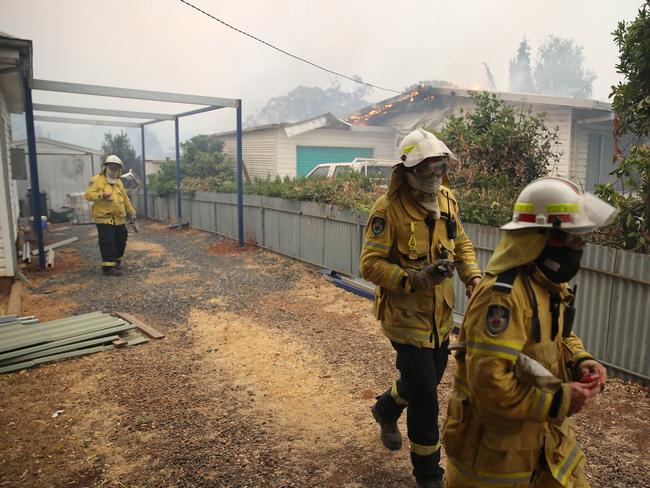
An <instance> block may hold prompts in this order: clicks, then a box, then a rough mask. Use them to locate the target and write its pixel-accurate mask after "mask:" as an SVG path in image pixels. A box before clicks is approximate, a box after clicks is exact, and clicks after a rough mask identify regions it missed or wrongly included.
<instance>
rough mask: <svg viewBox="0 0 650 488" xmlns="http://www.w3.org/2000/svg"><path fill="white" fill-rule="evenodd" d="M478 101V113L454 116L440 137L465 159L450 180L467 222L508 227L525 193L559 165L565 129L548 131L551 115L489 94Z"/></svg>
mask: <svg viewBox="0 0 650 488" xmlns="http://www.w3.org/2000/svg"><path fill="white" fill-rule="evenodd" d="M472 96H473V98H474V102H475V104H476V105H475V108H474V110H472V111H469V112H466V113H461V115H459V116H457V115H452V116H450V117H449V119H448V120H447V123H446V125H445V127H444V128H443V129H442V130H440V131H438V132H437V136H438V137H439V138H440V139H441V140H442V141H444V142H445V144H447V146H449V148H450V149H451V150H452V151H453V152H454V153H455V154H456V156H457V157H458V159H459V161H458V163H457V164H456V165H454V166H455V167H453V168H452V170H451V171H450V174H449V176H450V180H451V187H452V188H453V190H454V192H455V193H456V196H457V198H458V203H459V206H460V211H461V216H462V218H463V221H465V222H473V223H477V224H486V225H502V224H504V223H506V222H508V221H509V220H510V218H511V217H512V208H513V205H514V202H515V200H516V199H517V195H519V192H520V191H521V189H522V188H523V187H524V186H525V185H527V184H528V183H530V182H531V181H533V180H535V179H537V178H540V177H542V176H545V175H546V174H548V171H549V167H551V166H552V165H553V164H556V163H557V162H558V160H559V156H560V153H559V152H557V151H556V147H557V145H558V143H559V140H558V131H559V129H558V128H557V127H556V128H555V129H553V130H550V129H548V128H547V127H546V125H545V123H546V115H545V114H544V113H541V114H538V113H534V112H533V111H532V108H531V107H530V106H529V105H526V104H522V105H521V106H520V107H518V108H514V107H511V106H509V105H506V104H505V103H504V102H503V101H502V100H500V99H498V98H497V97H496V95H494V94H490V93H487V92H482V93H473V95H472Z"/></svg>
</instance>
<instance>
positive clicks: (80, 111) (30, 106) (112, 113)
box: [23, 73, 244, 269]
mask: <svg viewBox="0 0 650 488" xmlns="http://www.w3.org/2000/svg"><path fill="white" fill-rule="evenodd" d="M23 85H24V90H25V119H26V125H27V144H28V150H29V167H30V177H31V187H32V208H33V209H34V212H32V213H33V214H35V217H34V229H35V231H36V235H37V238H38V249H39V266H40V268H41V269H45V252H44V250H43V247H44V242H43V228H42V225H40V218H37V216H40V215H41V202H40V187H39V183H38V165H37V159H36V137H35V129H34V122H35V121H42V122H55V123H69V124H85V125H103V126H109V127H140V137H141V143H142V173H143V177H142V181H143V194H144V215H145V218H146V217H148V204H147V172H146V157H145V154H146V151H145V149H146V147H145V134H144V128H145V126H146V125H151V124H156V123H158V122H164V121H169V120H173V121H174V133H175V146H176V215H177V224H178V227H179V228H180V227H181V224H182V221H181V220H182V207H181V192H180V182H181V180H180V142H179V120H180V119H181V118H182V117H187V116H190V115H196V114H200V113H204V112H209V111H212V110H218V109H221V108H234V109H236V125H237V226H238V234H239V235H238V237H239V246H240V247H243V246H244V196H243V160H242V103H241V99H231V98H216V97H208V96H201V95H187V94H181V93H169V92H158V91H151V90H138V89H133V88H118V87H111V86H100V85H87V84H81V83H69V82H62V81H52V80H39V79H31V80H30V79H29V77H28V76H27V74H25V73H24V74H23ZM34 90H37V91H50V92H60V93H73V94H78V95H94V96H104V97H110V98H122V99H136V100H149V101H157V102H167V103H183V104H189V105H204V107H201V108H197V109H194V110H189V111H186V112H180V113H176V114H167V113H152V112H135V111H127V110H110V109H99V108H90V107H70V106H64V105H49V104H34V103H33V101H32V91H34ZM35 111H40V112H58V113H67V114H76V115H98V116H102V115H103V116H108V117H117V118H127V119H129V118H130V119H149V120H147V121H145V122H122V121H113V120H106V119H83V118H81V119H80V118H69V117H58V116H44V115H41V116H38V115H37V116H34V112H35Z"/></svg>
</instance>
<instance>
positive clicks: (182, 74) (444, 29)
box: [0, 0, 642, 157]
mask: <svg viewBox="0 0 650 488" xmlns="http://www.w3.org/2000/svg"><path fill="white" fill-rule="evenodd" d="M191 1H192V3H194V4H196V5H197V6H199V7H201V8H202V9H204V10H206V11H208V12H210V13H212V14H213V15H215V16H216V17H219V18H221V19H223V20H224V21H226V22H228V23H230V24H232V25H234V26H236V27H238V28H240V29H242V30H245V31H247V32H249V33H251V34H253V35H256V36H258V37H260V38H262V39H264V40H265V41H267V42H270V43H272V44H275V45H277V46H278V47H280V48H282V49H284V50H287V51H290V52H292V53H294V54H296V55H297V56H300V57H303V58H306V59H308V60H310V61H312V62H314V63H317V64H320V65H322V66H325V67H327V68H330V69H332V70H335V71H338V72H341V73H344V74H346V75H350V76H352V75H356V76H360V77H361V78H363V80H364V81H367V82H370V83H373V84H376V85H380V86H383V87H388V88H392V89H395V90H403V89H404V88H405V87H406V86H408V85H411V84H413V83H416V82H418V81H421V80H433V79H437V80H447V81H450V82H452V83H455V84H457V85H459V86H462V87H467V88H475V89H480V88H487V87H488V83H487V79H486V76H485V69H484V66H483V63H487V64H488V66H489V67H490V69H491V71H492V73H493V74H494V77H495V81H496V85H497V88H498V89H499V90H503V91H507V90H508V62H509V60H510V58H512V57H513V55H514V53H515V51H516V49H517V46H518V45H519V42H520V41H521V40H522V39H523V38H524V37H526V39H527V40H528V42H529V44H530V45H531V47H532V48H533V52H532V58H533V62H534V60H535V55H536V48H537V47H538V46H539V45H540V44H541V43H542V42H543V41H544V40H545V39H546V38H547V37H548V36H549V35H556V36H560V37H565V38H571V39H574V40H575V42H576V44H578V45H580V46H583V47H584V51H583V53H584V57H585V62H584V67H585V68H587V69H591V70H593V71H594V72H595V73H596V75H597V78H596V80H595V81H594V84H593V94H592V98H594V99H597V100H603V101H607V99H608V95H609V92H610V86H611V85H612V84H614V83H616V82H617V81H618V80H619V79H620V77H619V75H617V74H616V72H615V68H614V66H615V64H616V62H617V56H618V51H617V48H616V46H615V44H614V42H613V39H612V36H611V32H612V31H613V30H614V29H615V28H616V24H617V22H618V21H620V20H632V19H633V18H634V17H635V16H636V12H637V10H638V8H639V7H640V6H641V4H642V1H641V0H616V1H613V0H595V1H594V0H591V1H587V0H572V1H570V2H567V1H566V0H544V1H541V0H526V1H521V0H493V1H491V2H481V1H478V0H473V1H468V0H456V1H454V2H449V1H412V2H396V1H386V0H374V1H369V0H345V1H343V0H327V1H320V0H319V1H304V0H302V1H294V0H274V1H265V0H264V1H263V0H255V1H246V0H240V1H238V2H225V1H211V0H191ZM0 31H2V32H5V33H7V34H10V35H12V36H15V37H20V38H23V39H30V40H32V41H33V47H34V60H33V67H34V77H35V78H41V79H50V80H58V81H68V82H76V83H89V84H97V85H109V86H119V87H129V88H140V89H150V90H160V91H171V92H179V93H189V94H200V95H208V96H216V97H224V98H239V99H242V104H243V111H244V118H246V116H247V115H250V114H252V113H254V112H255V111H256V110H259V109H260V108H261V107H263V106H264V105H265V104H266V102H267V101H268V100H269V99H270V98H272V97H276V96H281V95H285V94H287V93H288V92H289V91H291V90H292V89H293V88H295V87H296V86H298V85H304V86H318V87H322V88H326V87H328V86H330V85H331V84H332V83H333V82H335V81H338V82H340V84H341V87H342V88H343V89H345V90H352V89H353V88H354V84H353V83H352V82H349V81H346V80H344V79H337V78H336V77H335V76H333V75H331V74H329V73H326V72H323V71H320V70H318V69H316V68H314V67H312V66H309V65H306V64H303V63H300V62H298V61H296V60H294V59H291V58H289V57H287V56H284V55H282V54H280V53H278V52H276V51H273V50H271V49H269V48H268V47H266V46H264V45H262V44H260V43H258V42H256V41H254V40H252V39H250V38H248V37H245V36H243V35H241V34H239V33H237V32H234V31H233V30H230V29H228V28H227V27H225V26H223V25H222V24H219V23H217V22H215V21H214V20H212V19H209V18H208V17H205V16H203V15H201V14H200V13H198V12H196V11H195V10H193V9H191V8H189V7H188V6H186V5H184V4H183V3H181V2H180V1H178V0H111V1H110V2H106V1H101V0H61V1H53V0H0ZM393 95H394V93H391V92H386V91H381V90H374V91H373V92H372V93H371V94H370V95H369V96H368V97H367V98H368V100H369V101H372V102H376V101H379V100H382V99H384V98H388V97H391V96H393ZM34 99H35V102H40V103H54V104H65V105H81V104H84V105H89V106H93V107H111V108H120V109H127V110H128V109H130V110H148V111H152V110H156V111H165V112H176V111H179V110H178V109H180V110H182V109H183V108H184V107H178V106H173V105H172V106H170V105H160V104H155V103H151V102H150V103H145V102H138V101H128V102H125V101H122V100H113V99H106V98H104V99H102V98H86V97H75V96H72V95H62V94H52V93H42V92H35V94H34ZM15 119H16V118H15V117H14V120H15ZM18 126H19V124H17V127H16V129H15V132H16V134H19V133H20V130H21V129H20V127H18ZM234 127H235V113H234V110H233V109H222V110H219V111H217V112H215V113H210V114H204V115H200V116H196V117H194V118H192V119H184V120H183V121H182V123H181V139H186V138H188V137H191V136H193V135H196V134H199V133H206V132H207V133H209V132H218V131H223V130H231V129H234ZM106 130H107V129H105V128H99V129H97V128H91V129H89V128H84V127H77V126H68V125H63V124H39V132H40V133H41V134H42V135H50V136H51V137H53V138H61V139H63V140H66V139H67V140H68V142H72V143H75V144H82V145H90V146H95V147H97V146H99V144H100V143H101V134H102V133H103V132H104V131H106ZM151 133H152V134H154V135H155V137H156V138H157V139H158V142H159V146H160V148H161V152H163V153H164V152H168V151H169V149H170V148H171V147H172V146H173V125H172V124H169V123H165V124H164V125H161V127H159V128H156V129H155V130H153V131H152V132H151ZM129 134H133V137H134V138H136V137H139V134H138V131H137V130H135V131H134V130H131V131H129ZM136 140H137V139H136ZM153 156H154V157H155V156H156V155H155V154H154V155H153Z"/></svg>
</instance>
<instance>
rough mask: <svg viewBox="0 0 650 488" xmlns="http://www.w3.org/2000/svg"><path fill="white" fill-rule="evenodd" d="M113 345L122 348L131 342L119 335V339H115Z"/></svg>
mask: <svg viewBox="0 0 650 488" xmlns="http://www.w3.org/2000/svg"><path fill="white" fill-rule="evenodd" d="M113 345H114V346H115V347H117V348H118V349H120V348H122V347H126V346H128V345H129V343H128V342H127V341H125V340H124V339H122V338H121V337H118V338H117V339H115V340H114V341H113Z"/></svg>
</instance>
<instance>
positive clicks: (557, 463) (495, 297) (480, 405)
mask: <svg viewBox="0 0 650 488" xmlns="http://www.w3.org/2000/svg"><path fill="white" fill-rule="evenodd" d="M499 276H501V275H499ZM496 281H497V277H496V276H494V275H491V274H486V276H485V277H484V278H483V280H482V281H481V283H480V284H479V286H478V287H477V288H476V290H475V291H474V294H473V296H472V299H471V300H470V303H469V305H468V308H467V311H466V313H465V321H464V323H463V327H462V329H461V336H460V341H466V345H467V349H466V352H465V353H464V354H459V355H457V357H456V359H457V364H458V370H457V373H456V377H455V379H454V389H453V392H452V396H451V398H450V401H449V407H448V415H447V420H446V421H445V425H444V427H443V437H442V439H443V445H444V446H445V450H446V452H447V455H448V457H449V469H451V470H452V471H453V475H454V476H455V477H457V478H460V479H463V480H465V481H466V482H467V483H468V484H470V485H472V486H477V487H481V486H485V487H488V486H489V487H497V486H504V487H507V486H518V485H522V484H523V485H526V484H527V483H529V482H530V480H531V478H532V476H533V473H534V472H536V471H539V470H540V469H546V468H544V466H548V469H549V471H550V472H551V474H552V475H553V477H554V478H555V479H556V480H557V481H558V482H559V483H560V484H562V485H563V486H565V487H567V488H573V487H574V481H573V480H574V478H573V477H572V476H571V474H572V472H573V471H574V469H575V468H576V467H577V466H579V465H582V464H584V456H583V454H582V451H581V449H580V447H579V445H578V443H577V440H576V438H575V434H574V431H573V423H572V421H571V419H569V418H568V415H569V406H570V401H571V387H570V382H571V381H573V378H574V375H575V373H576V372H577V369H578V368H579V367H581V366H583V365H584V364H585V361H592V360H593V357H592V356H590V355H589V354H588V353H587V352H585V350H584V347H583V345H582V342H581V341H580V339H579V338H578V337H576V336H575V335H574V334H573V333H572V332H570V331H568V329H567V330H565V328H564V317H565V308H566V307H567V304H568V303H569V302H570V301H571V299H572V298H573V295H571V293H570V292H569V290H568V287H567V284H566V283H564V284H562V285H557V284H555V283H553V282H551V281H549V280H548V279H547V278H546V277H545V276H544V275H543V274H542V273H541V272H540V271H539V270H537V269H535V268H532V269H530V268H526V269H524V268H519V272H518V274H517V275H516V277H515V278H514V282H513V283H512V284H511V286H512V288H509V285H508V284H505V286H499V284H497V285H496V286H495V282H496ZM533 296H534V301H533V298H532V297H533ZM534 302H536V307H535V306H534ZM535 308H536V309H537V313H535ZM535 316H537V318H538V320H539V322H538V323H539V326H538V327H537V326H536V320H535ZM554 324H555V325H554ZM563 332H564V333H563ZM553 334H555V337H553ZM520 352H521V353H524V354H526V355H527V356H529V357H531V358H533V359H535V360H537V361H538V362H540V363H541V364H542V365H543V366H544V367H545V368H546V369H548V370H549V371H550V372H551V373H553V375H554V376H556V377H557V378H559V379H560V380H562V385H561V387H560V388H559V389H558V390H556V391H545V390H544V389H540V388H538V387H537V386H534V385H532V384H529V383H525V382H523V381H521V380H520V379H518V378H517V377H516V376H515V375H514V373H513V367H514V364H515V361H516V360H517V357H518V355H519V353H520ZM544 463H546V464H544Z"/></svg>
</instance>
